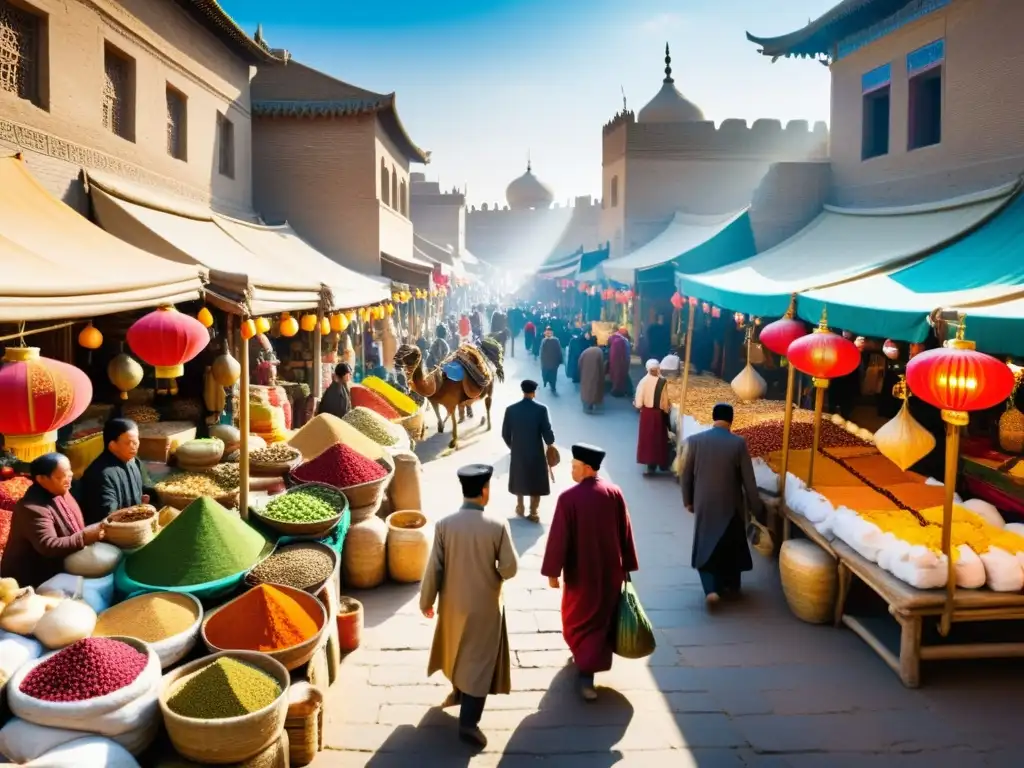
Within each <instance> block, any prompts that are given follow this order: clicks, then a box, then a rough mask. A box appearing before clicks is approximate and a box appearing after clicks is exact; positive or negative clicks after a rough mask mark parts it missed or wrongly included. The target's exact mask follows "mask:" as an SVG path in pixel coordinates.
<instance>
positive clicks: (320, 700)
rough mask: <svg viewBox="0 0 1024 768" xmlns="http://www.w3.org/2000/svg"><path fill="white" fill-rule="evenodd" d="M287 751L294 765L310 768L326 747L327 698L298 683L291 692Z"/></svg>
mask: <svg viewBox="0 0 1024 768" xmlns="http://www.w3.org/2000/svg"><path fill="white" fill-rule="evenodd" d="M284 728H285V731H287V733H288V750H289V753H290V755H291V764H292V765H309V764H310V763H312V762H313V760H314V759H316V755H317V753H318V752H320V751H321V750H322V749H323V748H324V747H323V745H324V694H323V691H321V690H320V689H319V688H317V687H316V686H315V685H310V684H309V683H308V682H307V681H305V680H297V681H296V682H294V683H292V686H291V688H290V689H289V690H288V719H287V720H286V721H285V724H284Z"/></svg>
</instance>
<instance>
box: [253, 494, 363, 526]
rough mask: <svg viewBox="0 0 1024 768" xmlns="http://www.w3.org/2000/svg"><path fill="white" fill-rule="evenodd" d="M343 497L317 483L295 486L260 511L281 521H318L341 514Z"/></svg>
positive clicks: (272, 518) (343, 504)
mask: <svg viewBox="0 0 1024 768" xmlns="http://www.w3.org/2000/svg"><path fill="white" fill-rule="evenodd" d="M344 508H345V497H344V496H342V495H341V493H340V492H338V491H335V490H333V489H331V488H324V487H323V486H319V485H311V486H308V487H305V488H297V489H296V490H294V491H289V492H288V493H285V494H282V495H281V496H278V497H276V498H275V499H273V500H272V501H271V502H270V503H269V504H267V506H266V507H265V508H264V510H263V512H262V513H261V514H262V515H263V516H264V517H266V518H268V519H270V520H277V521H278V522H282V523H319V522H320V521H321V520H329V519H330V518H332V517H336V516H338V515H340V514H341V510H342V509H344Z"/></svg>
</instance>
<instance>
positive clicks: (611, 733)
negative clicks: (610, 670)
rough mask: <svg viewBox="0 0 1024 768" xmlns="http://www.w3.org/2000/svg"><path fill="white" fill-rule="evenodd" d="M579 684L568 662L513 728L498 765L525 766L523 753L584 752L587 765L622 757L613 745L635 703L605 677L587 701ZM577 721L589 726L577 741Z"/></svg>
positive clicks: (596, 767)
mask: <svg viewBox="0 0 1024 768" xmlns="http://www.w3.org/2000/svg"><path fill="white" fill-rule="evenodd" d="M514 684H515V679H514V678H513V685H514ZM576 684H577V678H576V668H575V667H574V666H573V665H572V664H571V663H570V664H567V665H566V666H565V667H564V668H563V669H562V670H561V671H560V672H559V673H558V674H557V675H555V677H554V679H553V680H552V681H551V685H550V687H549V688H548V690H547V692H546V693H545V694H544V697H543V698H542V699H541V701H540V706H539V707H538V708H537V712H535V713H534V714H532V715H529V716H527V717H526V718H525V719H524V720H523V721H522V722H521V723H520V724H519V725H518V727H517V728H516V729H515V731H514V732H513V733H512V736H511V738H510V739H509V742H508V745H507V746H506V747H505V749H504V752H503V754H502V757H501V760H500V761H499V762H498V768H512V766H513V765H521V764H522V758H521V757H520V756H522V755H534V756H536V757H542V756H547V755H556V754H558V755H563V756H564V755H569V754H573V755H579V756H581V758H582V757H584V756H585V761H586V765H587V768H610V766H613V765H616V764H617V763H619V762H620V761H621V760H623V758H624V755H623V754H622V753H621V752H619V751H617V750H614V749H613V748H614V747H615V745H616V744H618V743H619V742H620V741H622V738H623V736H625V733H626V729H627V728H628V727H629V724H630V722H631V721H632V719H633V705H632V704H630V703H629V700H628V699H627V698H626V697H625V696H623V695H622V694H621V693H619V692H618V691H614V690H612V689H611V688H603V687H601V686H600V681H598V699H597V701H595V702H590V703H587V702H585V701H583V700H582V699H581V698H580V697H579V696H578V695H577V693H576ZM578 726H585V728H584V729H583V730H582V733H584V734H585V738H584V739H582V740H579V741H578V743H572V733H573V730H571V729H573V728H575V727H578ZM580 732H581V731H576V733H577V734H578V733H580ZM556 764H557V763H556Z"/></svg>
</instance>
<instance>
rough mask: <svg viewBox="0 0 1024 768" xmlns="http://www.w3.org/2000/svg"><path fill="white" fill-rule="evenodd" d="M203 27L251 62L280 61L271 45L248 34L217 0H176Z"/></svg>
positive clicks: (239, 55) (237, 54)
mask: <svg viewBox="0 0 1024 768" xmlns="http://www.w3.org/2000/svg"><path fill="white" fill-rule="evenodd" d="M175 2H177V4H178V5H179V6H181V7H182V9H183V10H184V11H185V12H186V13H187V14H188V15H189V16H191V17H192V18H193V19H194V20H195V21H196V22H198V23H199V24H200V25H201V26H202V27H204V28H205V29H207V30H208V31H209V32H211V33H212V34H213V35H214V37H216V38H217V39H218V40H220V41H221V42H222V43H224V45H226V46H227V47H228V48H229V49H231V51H232V52H233V53H234V54H235V55H236V56H238V57H240V58H241V59H243V60H244V61H246V62H248V63H250V64H262V63H267V62H272V61H280V60H281V58H280V57H279V56H278V55H277V54H275V53H273V52H271V50H270V47H269V46H267V45H266V44H265V43H263V42H258V41H257V40H255V39H253V38H252V37H250V36H249V35H248V34H246V32H245V30H244V29H242V28H241V27H240V26H238V24H237V23H235V20H234V19H232V18H231V17H230V16H229V15H228V13H227V11H225V10H224V9H223V8H221V7H220V3H218V2H217V0H175Z"/></svg>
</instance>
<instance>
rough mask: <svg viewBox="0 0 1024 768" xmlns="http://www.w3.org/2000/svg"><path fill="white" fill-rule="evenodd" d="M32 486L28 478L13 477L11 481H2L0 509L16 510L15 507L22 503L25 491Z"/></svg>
mask: <svg viewBox="0 0 1024 768" xmlns="http://www.w3.org/2000/svg"><path fill="white" fill-rule="evenodd" d="M31 485H32V481H31V480H29V479H28V478H27V477H12V478H11V479H10V480H0V509H9V510H12V511H13V510H14V507H15V505H17V503H18V502H19V501H21V497H22V496H24V495H25V491H27V490H28V489H29V486H31Z"/></svg>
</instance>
